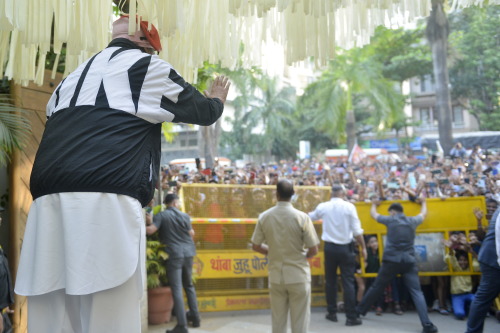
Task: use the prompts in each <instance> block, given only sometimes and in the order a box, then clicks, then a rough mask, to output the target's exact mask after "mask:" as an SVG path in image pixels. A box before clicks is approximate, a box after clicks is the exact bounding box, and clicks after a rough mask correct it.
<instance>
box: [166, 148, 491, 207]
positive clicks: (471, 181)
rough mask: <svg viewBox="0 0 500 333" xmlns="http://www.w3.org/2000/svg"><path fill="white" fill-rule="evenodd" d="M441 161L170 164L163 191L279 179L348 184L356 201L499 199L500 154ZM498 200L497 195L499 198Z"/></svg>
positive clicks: (390, 158)
mask: <svg viewBox="0 0 500 333" xmlns="http://www.w3.org/2000/svg"><path fill="white" fill-rule="evenodd" d="M463 151H465V152H466V153H465V154H462V153H460V155H459V156H454V157H453V156H447V157H438V156H436V155H429V156H425V159H421V158H417V157H414V156H403V155H395V154H383V155H380V156H378V157H377V158H373V159H372V158H365V159H363V160H361V161H360V162H359V163H356V164H355V163H349V162H348V161H347V158H345V159H341V160H336V161H328V160H327V161H320V160H319V159H316V158H312V159H310V160H308V159H306V160H297V161H280V162H279V163H269V164H262V165H260V166H257V165H255V164H253V163H249V164H246V165H245V166H244V167H240V168H237V167H235V166H231V167H223V166H219V165H217V163H216V165H215V166H214V168H212V169H202V168H201V167H199V168H198V170H189V169H188V168H186V167H183V166H181V167H177V166H165V167H164V168H163V170H162V187H163V189H168V188H169V187H172V186H181V185H182V183H214V184H239V185H244V184H248V185H275V184H276V183H277V181H278V179H281V178H286V179H289V180H292V181H293V183H294V185H295V186H332V185H334V184H342V185H343V186H344V187H345V189H346V194H347V199H348V200H349V201H351V202H357V201H368V202H369V201H370V200H371V199H373V198H374V197H377V198H380V199H386V200H416V198H418V197H419V196H420V194H423V196H425V197H427V198H436V197H438V198H443V199H444V198H447V197H457V196H476V195H484V196H486V198H491V197H494V196H495V194H496V193H498V190H499V189H500V155H499V154H494V153H489V152H484V151H483V150H482V149H481V148H480V147H479V146H475V147H474V148H473V149H472V150H471V151H470V153H467V151H466V150H465V149H464V150H463ZM494 199H495V200H496V199H497V197H496V196H495V198H494Z"/></svg>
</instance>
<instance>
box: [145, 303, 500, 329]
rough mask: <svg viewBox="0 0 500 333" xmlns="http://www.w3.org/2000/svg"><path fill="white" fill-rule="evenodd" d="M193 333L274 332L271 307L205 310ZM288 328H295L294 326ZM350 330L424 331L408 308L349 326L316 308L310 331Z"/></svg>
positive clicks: (455, 325) (441, 320)
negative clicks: (398, 313) (330, 318)
mask: <svg viewBox="0 0 500 333" xmlns="http://www.w3.org/2000/svg"><path fill="white" fill-rule="evenodd" d="M430 317H431V320H432V321H433V322H434V324H435V325H436V326H437V327H438V328H439V332H441V333H461V332H464V331H465V321H459V320H456V319H455V318H454V317H453V316H451V315H450V316H443V315H440V314H438V313H431V314H430ZM174 326H175V318H174V319H172V322H171V323H168V324H164V325H155V326H150V327H149V333H164V332H165V331H166V330H167V329H171V328H173V327H174ZM189 332H190V333H212V332H217V333H271V314H270V310H255V311H233V312H208V313H203V314H202V322H201V327H200V328H190V329H189ZM288 332H291V331H290V329H289V330H288ZM323 332H335V333H337V332H349V333H379V332H391V333H392V332H398V333H418V332H422V327H421V326H420V321H419V320H418V316H417V313H416V312H407V313H405V314H404V315H402V316H397V315H394V314H392V313H384V314H383V315H382V316H380V317H378V316H375V314H374V313H373V312H370V313H368V315H367V316H366V317H364V318H363V325H362V326H355V327H347V326H345V316H344V315H343V314H339V322H338V323H333V322H331V321H328V320H325V310H324V309H322V308H313V309H312V313H311V325H310V329H309V333H323ZM499 332H500V323H499V322H498V321H497V320H496V319H495V318H492V317H489V318H486V322H485V329H484V333H499Z"/></svg>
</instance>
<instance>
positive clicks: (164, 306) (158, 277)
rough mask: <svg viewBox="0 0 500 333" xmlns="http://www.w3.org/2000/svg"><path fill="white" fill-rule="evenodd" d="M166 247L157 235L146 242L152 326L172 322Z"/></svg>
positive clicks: (149, 311)
mask: <svg viewBox="0 0 500 333" xmlns="http://www.w3.org/2000/svg"><path fill="white" fill-rule="evenodd" d="M167 259H168V254H167V252H165V245H163V244H162V243H160V241H159V240H158V236H157V235H153V236H151V237H148V240H147V241H146V271H147V286H148V322H149V324H151V325H157V324H163V323H167V322H169V321H170V318H171V316H172V309H173V308H174V300H173V298H172V290H171V289H170V287H169V286H168V278H167V269H166V260H167Z"/></svg>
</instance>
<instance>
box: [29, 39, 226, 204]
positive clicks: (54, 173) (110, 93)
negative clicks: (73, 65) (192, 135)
mask: <svg viewBox="0 0 500 333" xmlns="http://www.w3.org/2000/svg"><path fill="white" fill-rule="evenodd" d="M223 109H224V105H223V103H222V102H221V101H220V100H219V99H217V98H213V99H211V98H206V97H204V96H203V95H202V94H200V93H199V92H198V91H197V90H196V89H195V88H193V87H192V86H191V85H190V84H189V83H187V82H185V81H184V79H183V78H182V77H181V76H179V75H178V74H177V73H176V72H175V70H174V69H173V68H172V66H171V65H170V64H168V63H167V62H165V61H163V60H161V59H160V58H158V57H157V56H155V55H153V56H152V55H149V54H147V53H143V52H141V50H140V49H139V48H138V47H137V46H136V45H135V44H134V43H132V42H131V41H129V40H127V39H122V38H118V39H114V40H113V41H112V42H111V43H110V44H109V46H108V47H107V48H106V49H104V50H103V51H101V52H100V53H98V54H97V55H95V56H94V57H92V58H90V59H89V60H87V61H86V62H85V63H83V64H82V65H80V66H79V67H78V68H77V69H76V70H75V71H74V72H73V73H71V74H70V75H69V76H68V77H67V78H66V79H64V80H63V81H62V82H61V83H60V84H59V86H58V87H57V89H56V90H55V92H54V93H53V95H52V97H51V98H50V100H49V103H48V105H47V124H46V128H45V132H44V134H43V137H42V141H41V143H40V147H39V149H38V152H37V154H36V158H35V162H34V165H33V171H32V173H31V180H30V187H31V193H32V195H33V199H36V198H38V197H41V196H43V195H47V194H53V193H61V192H105V193H116V194H124V195H128V196H131V197H133V198H136V199H137V200H139V201H140V202H141V204H142V205H143V206H145V205H146V204H148V203H149V201H150V200H151V199H152V197H153V194H154V188H155V185H156V182H157V178H158V173H159V164H160V136H161V123H162V122H164V121H170V122H182V123H189V124H198V125H211V124H213V123H214V122H215V121H217V119H218V118H219V117H220V116H221V115H222V111H223Z"/></svg>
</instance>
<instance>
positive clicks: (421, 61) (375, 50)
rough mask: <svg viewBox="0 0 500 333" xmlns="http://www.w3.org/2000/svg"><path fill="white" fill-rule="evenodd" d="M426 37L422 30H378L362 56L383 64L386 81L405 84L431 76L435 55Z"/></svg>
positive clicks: (365, 47) (364, 48) (380, 28)
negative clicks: (420, 77)
mask: <svg viewBox="0 0 500 333" xmlns="http://www.w3.org/2000/svg"><path fill="white" fill-rule="evenodd" d="M423 37H424V29H423V27H422V26H419V27H418V28H416V29H414V30H409V29H402V28H400V29H389V28H386V27H383V26H379V27H377V28H376V29H375V33H374V36H373V37H372V38H371V39H370V44H368V45H366V46H364V47H363V52H364V54H365V56H367V57H371V58H372V59H373V60H375V61H377V62H379V63H381V64H382V74H383V76H384V77H386V78H388V79H390V80H394V81H398V82H402V81H404V80H407V79H409V78H412V77H416V76H423V75H426V74H431V73H432V55H431V52H430V50H429V47H428V46H427V45H426V44H424V43H422V39H423Z"/></svg>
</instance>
